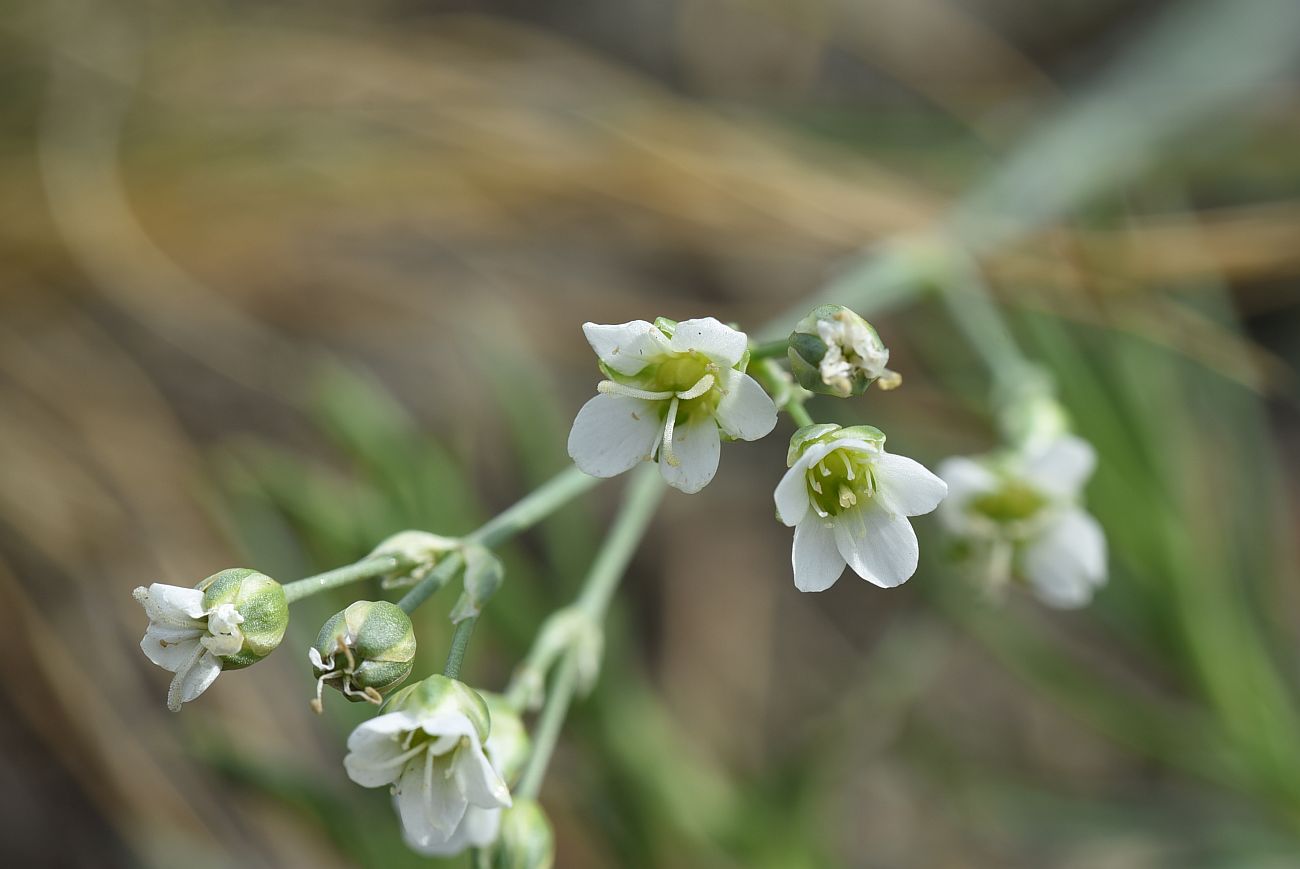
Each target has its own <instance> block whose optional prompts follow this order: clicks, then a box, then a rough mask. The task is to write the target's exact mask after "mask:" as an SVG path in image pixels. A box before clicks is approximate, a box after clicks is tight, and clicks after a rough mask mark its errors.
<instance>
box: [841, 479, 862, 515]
mask: <svg viewBox="0 0 1300 869" xmlns="http://www.w3.org/2000/svg"><path fill="white" fill-rule="evenodd" d="M839 497H840V506H841V507H843V508H845V509H847V508H849V507H852V506H853V505H854V504H856V503H858V496H857V495H855V494H854V493H853V490H852V489H850V488H849V487H848V486H846V485H844V484H843V483H840V491H839Z"/></svg>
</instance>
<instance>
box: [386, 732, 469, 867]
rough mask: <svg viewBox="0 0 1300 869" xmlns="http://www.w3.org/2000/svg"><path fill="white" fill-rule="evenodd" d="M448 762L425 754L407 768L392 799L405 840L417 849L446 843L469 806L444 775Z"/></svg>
mask: <svg viewBox="0 0 1300 869" xmlns="http://www.w3.org/2000/svg"><path fill="white" fill-rule="evenodd" d="M447 763H448V760H447V759H443V760H441V761H439V760H438V759H436V758H434V757H433V756H432V755H431V754H424V755H422V756H420V757H419V758H417V759H416V760H415V761H414V762H412V763H410V764H407V766H406V769H405V771H403V773H402V777H401V778H400V779H398V781H397V789H396V792H395V794H394V796H395V797H396V799H397V812H398V815H400V816H401V819H402V827H403V831H404V832H405V834H406V837H407V838H408V839H409V840H410V841H412V842H414V843H416V844H417V845H420V846H427V845H430V844H437V843H443V842H446V841H447V840H448V839H450V838H451V836H452V834H453V833H454V832H455V831H456V827H457V825H459V824H460V822H461V819H462V818H464V817H465V810H466V809H467V808H469V803H468V802H467V801H466V799H465V795H464V794H462V793H461V792H460V790H459V788H457V787H456V782H455V781H454V780H453V779H452V778H451V777H450V776H448V775H447Z"/></svg>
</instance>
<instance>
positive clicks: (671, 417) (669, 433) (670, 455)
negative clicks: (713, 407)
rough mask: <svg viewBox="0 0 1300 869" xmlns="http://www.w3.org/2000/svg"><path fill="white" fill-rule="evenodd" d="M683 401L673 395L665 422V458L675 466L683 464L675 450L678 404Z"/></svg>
mask: <svg viewBox="0 0 1300 869" xmlns="http://www.w3.org/2000/svg"><path fill="white" fill-rule="evenodd" d="M680 402H681V399H679V398H678V397H677V396H675V395H674V396H673V400H672V403H671V404H669V405H668V421H667V422H666V423H664V449H663V460H664V461H665V462H667V463H668V464H670V465H672V466H673V467H674V468H676V467H678V466H679V465H681V463H682V460H681V459H679V458H677V455H676V453H674V452H673V430H674V429H676V428H677V405H678V404H679V403H680Z"/></svg>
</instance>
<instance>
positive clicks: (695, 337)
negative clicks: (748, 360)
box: [672, 317, 749, 368]
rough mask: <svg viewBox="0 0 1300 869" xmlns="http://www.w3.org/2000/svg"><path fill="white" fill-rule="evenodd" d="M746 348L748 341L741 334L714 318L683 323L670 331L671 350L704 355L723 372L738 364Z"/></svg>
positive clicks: (742, 333)
mask: <svg viewBox="0 0 1300 869" xmlns="http://www.w3.org/2000/svg"><path fill="white" fill-rule="evenodd" d="M747 346H749V338H748V337H746V336H745V333H744V332H737V331H736V330H735V329H733V328H731V327H730V326H727V325H725V324H723V323H719V322H718V321H717V320H715V319H714V318H713V317H702V318H700V319H698V320H682V321H681V322H680V323H678V324H677V328H676V329H675V330H674V331H673V338H672V348H673V350H675V351H676V352H678V353H686V352H689V351H691V350H694V351H696V352H697V353H703V354H704V355H705V356H707V357H709V359H711V360H713V361H714V362H716V363H718V364H719V365H720V366H722V367H723V368H731V367H732V366H733V365H735V364H736V363H737V362H739V361H740V359H741V357H742V356H744V355H745V348H746V347H747Z"/></svg>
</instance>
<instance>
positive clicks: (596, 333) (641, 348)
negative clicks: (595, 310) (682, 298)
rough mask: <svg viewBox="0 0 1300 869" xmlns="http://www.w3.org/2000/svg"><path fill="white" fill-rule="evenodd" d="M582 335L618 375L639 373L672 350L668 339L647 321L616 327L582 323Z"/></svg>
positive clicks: (636, 321)
mask: <svg viewBox="0 0 1300 869" xmlns="http://www.w3.org/2000/svg"><path fill="white" fill-rule="evenodd" d="M582 333H583V334H584V335H586V336H587V343H589V344H591V349H592V350H595V351H596V356H598V357H599V358H600V361H601V362H604V363H605V365H607V366H608V367H609V368H611V369H612V370H614V371H617V372H618V373H619V374H636V373H637V372H638V371H640V370H641V369H642V368H645V367H646V366H647V365H648V364H650V362H651V361H653V360H654V359H655V358H656V357H658V356H662V355H664V354H666V353H667V352H668V350H669V344H668V338H667V337H665V336H664V333H663V332H660V331H659V330H658V329H656V328H655V327H654V324H652V323H647V322H646V321H645V320H633V321H632V322H630V323H620V324H618V325H616V326H602V325H600V324H599V323H583V324H582Z"/></svg>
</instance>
